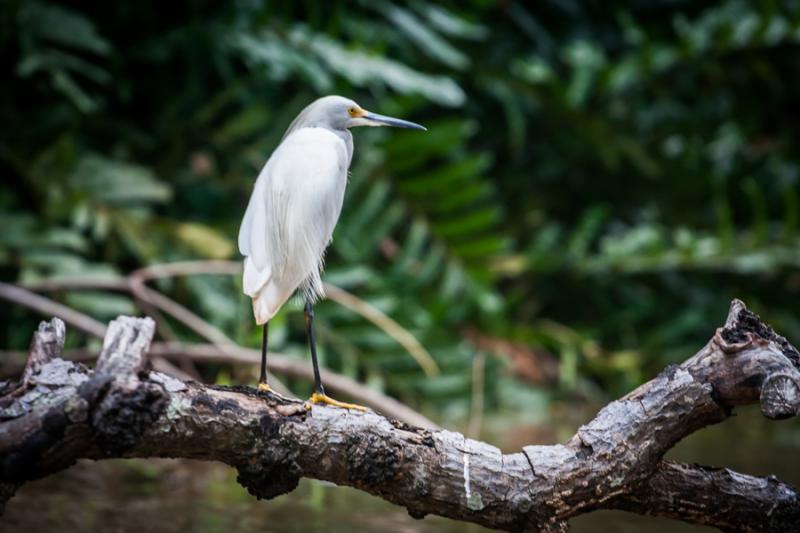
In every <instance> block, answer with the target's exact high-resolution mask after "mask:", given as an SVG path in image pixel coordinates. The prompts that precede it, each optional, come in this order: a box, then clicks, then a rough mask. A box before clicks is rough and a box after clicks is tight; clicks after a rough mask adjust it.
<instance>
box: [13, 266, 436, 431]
mask: <svg viewBox="0 0 800 533" xmlns="http://www.w3.org/2000/svg"><path fill="white" fill-rule="evenodd" d="M240 272H241V265H240V264H239V263H234V262H232V261H187V262H181V263H173V264H165V265H153V266H150V267H146V268H143V269H140V270H137V271H135V272H133V273H131V275H130V276H128V277H127V278H122V279H116V280H110V279H106V280H94V279H90V278H86V277H71V278H62V279H58V278H51V279H45V280H41V281H39V282H37V283H32V284H29V285H28V287H27V289H35V290H39V291H64V290H97V289H102V290H113V291H129V292H131V293H133V294H134V295H135V296H137V297H138V299H141V300H143V301H146V302H147V303H148V304H150V305H153V306H154V307H155V308H157V309H159V310H161V311H163V312H164V313H166V315H168V316H170V317H172V318H174V319H175V320H177V321H179V322H181V323H183V324H184V325H186V326H188V327H189V328H190V329H192V330H193V331H194V332H195V333H197V334H198V335H200V336H201V337H202V338H204V339H206V340H208V341H211V342H212V343H213V344H212V345H196V344H184V343H178V342H171V343H156V344H154V345H153V346H152V348H151V350H150V351H149V352H148V356H149V357H150V358H151V359H152V361H153V365H154V367H156V368H157V369H158V370H159V371H162V372H165V373H167V374H171V375H173V376H176V377H179V378H181V379H193V378H197V377H199V376H197V375H187V374H186V372H184V371H182V370H180V369H179V368H177V367H175V366H174V365H173V364H172V363H170V362H169V361H168V360H167V359H171V360H174V361H178V362H181V361H185V360H188V361H192V362H205V363H208V362H214V363H224V364H247V365H256V364H258V361H259V360H260V359H259V358H260V355H259V352H258V350H251V349H247V348H242V347H240V346H238V345H236V343H235V342H233V341H232V340H231V339H229V338H228V337H227V336H226V335H225V334H224V333H222V332H221V331H219V330H217V329H216V328H214V327H213V326H211V325H210V324H208V323H207V322H206V321H204V320H203V319H202V318H200V317H199V316H197V315H195V314H194V313H192V312H191V311H189V310H188V309H186V308H185V307H183V306H181V305H179V304H177V303H176V302H174V301H173V300H172V299H170V298H168V297H167V296H165V295H163V294H161V293H159V292H158V291H155V290H153V289H150V288H148V287H147V286H146V285H145V282H146V281H148V280H154V279H160V278H166V277H175V276H182V275H198V274H226V275H230V274H239V273H240ZM329 288H330V287H329ZM0 298H3V299H6V300H9V301H12V302H15V303H18V304H20V305H23V306H25V307H28V308H30V309H33V310H35V311H37V312H38V313H41V314H50V315H53V316H58V317H59V318H62V319H63V320H64V321H65V322H67V323H68V324H70V325H72V326H74V327H76V328H78V329H80V330H81V331H84V332H85V333H88V334H90V335H92V336H95V337H99V338H102V337H103V336H104V334H105V327H104V326H103V325H102V324H101V323H100V322H98V321H96V320H95V319H93V318H91V317H88V316H86V315H84V314H82V313H80V312H78V311H75V310H74V309H71V308H69V307H67V306H65V305H63V304H59V303H58V302H55V301H53V300H50V299H47V298H44V297H42V296H39V295H37V294H35V293H32V292H30V291H29V290H26V289H24V288H21V287H16V286H13V285H9V284H6V283H0ZM5 355H7V356H9V357H10V358H11V360H12V361H14V360H18V359H19V358H18V357H15V356H13V355H12V354H9V353H8V352H6V353H5ZM92 355H94V356H96V355H97V354H96V353H91V352H86V351H85V350H84V351H79V352H75V353H72V354H69V356H75V357H76V358H78V360H86V359H87V358H91V357H92ZM269 357H270V359H269V361H270V371H272V372H275V373H278V374H281V375H285V376H288V377H295V378H301V379H304V380H306V381H309V382H310V381H313V373H312V371H311V366H310V364H308V363H307V362H302V361H298V360H295V359H292V358H289V357H287V356H285V355H281V354H277V353H272V352H271V353H270V355H269ZM2 368H3V369H4V371H13V370H19V369H18V368H16V365H14V364H13V363H12V364H10V365H9V364H7V363H5V364H4V365H3V367H2ZM6 375H8V374H6ZM323 378H324V379H326V380H327V381H326V384H328V381H329V385H328V386H329V387H330V389H331V390H332V391H333V392H336V393H341V394H344V395H347V396H350V397H352V398H353V399H355V400H357V401H360V402H363V403H365V404H366V405H369V406H371V407H373V408H375V409H376V410H378V411H380V412H383V413H386V414H387V415H389V416H392V417H395V418H398V419H400V420H403V421H405V422H407V423H410V424H414V425H418V426H421V427H437V426H436V424H434V423H433V422H431V421H430V420H428V419H427V418H425V417H424V416H422V415H420V414H419V413H416V412H415V411H413V410H412V409H410V408H408V407H406V406H404V405H403V404H402V403H400V402H398V401H396V400H394V399H392V398H390V397H388V396H385V395H383V394H381V393H380V392H378V391H375V390H372V389H370V388H368V387H365V386H363V385H361V384H359V383H358V382H357V381H354V380H352V379H349V378H347V377H345V376H341V375H338V374H336V373H335V372H331V371H329V370H326V369H323ZM273 385H274V386H275V388H276V389H277V390H278V392H279V393H281V394H286V395H290V396H291V392H289V390H288V389H287V388H286V386H285V385H283V384H282V383H281V382H280V381H277V380H273Z"/></svg>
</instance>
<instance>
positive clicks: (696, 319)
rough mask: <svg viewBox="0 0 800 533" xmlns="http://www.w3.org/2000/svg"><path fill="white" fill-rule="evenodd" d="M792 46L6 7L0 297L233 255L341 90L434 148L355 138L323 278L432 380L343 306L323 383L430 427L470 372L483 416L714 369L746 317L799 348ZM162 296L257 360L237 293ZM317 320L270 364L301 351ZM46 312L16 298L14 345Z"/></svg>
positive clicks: (703, 30) (336, 16)
mask: <svg viewBox="0 0 800 533" xmlns="http://www.w3.org/2000/svg"><path fill="white" fill-rule="evenodd" d="M799 45H800V6H799V5H798V2H797V1H777V0H775V1H760V2H746V1H743V0H742V1H738V0H727V1H723V2H689V1H682V0H663V1H646V2H640V1H630V2H600V1H591V2H575V1H571V0H561V1H556V0H551V1H547V2H536V3H526V2H514V1H503V2H493V1H487V0H473V1H471V2H443V3H433V2H428V1H422V0H416V1H412V2H408V3H401V2H388V1H368V0H362V1H357V2H313V1H305V2H258V1H252V0H238V1H231V2H124V3H123V2H97V3H83V2H82V3H76V4H74V5H72V6H71V7H66V6H65V5H64V4H57V3H55V2H44V1H38V0H28V1H8V2H3V4H2V7H1V8H0V64H1V65H2V68H3V71H4V72H5V75H4V81H3V83H2V84H0V101H2V102H3V105H2V106H1V107H0V124H2V132H0V171H2V175H3V178H2V182H0V228H2V231H1V232H0V277H1V278H2V279H3V280H5V281H14V282H31V281H34V280H37V279H42V278H45V277H53V276H76V275H77V276H91V277H114V276H118V275H123V274H125V273H127V272H129V271H131V270H134V269H136V268H138V267H141V266H144V265H148V264H154V263H160V262H167V261H176V260H186V259H202V258H234V259H235V258H238V253H237V251H236V249H235V237H236V233H237V231H238V224H239V221H240V219H241V216H242V214H243V212H244V208H245V205H246V202H247V198H248V196H249V194H250V191H251V188H252V185H253V183H254V180H255V177H256V176H257V174H258V171H259V170H260V167H261V166H262V165H263V163H264V161H265V160H266V158H267V157H268V156H269V154H270V152H271V151H272V149H273V148H274V147H275V146H276V144H277V143H278V142H279V139H280V137H281V135H282V133H283V131H284V129H285V128H286V127H287V125H288V124H289V122H290V120H291V118H292V117H293V116H294V115H295V114H296V113H297V112H298V111H299V110H300V109H301V108H302V107H303V106H304V105H306V104H307V103H308V102H309V101H311V100H312V99H314V98H315V97H317V96H320V95H325V94H330V93H338V94H343V95H348V96H351V97H353V98H355V99H356V100H357V101H359V103H361V104H362V105H363V106H364V107H366V108H368V109H374V110H376V111H378V112H381V113H386V114H391V115H396V116H400V117H404V118H408V119H410V120H414V121H417V122H421V123H423V124H425V125H426V126H427V127H428V130H429V131H428V132H427V133H426V134H419V133H418V132H405V131H385V130H377V129H370V130H369V131H363V130H359V131H356V132H355V137H356V155H355V162H354V165H353V168H352V177H351V180H350V185H349V189H348V193H347V198H346V205H345V207H344V210H343V214H342V218H341V221H340V223H339V226H338V228H337V230H336V233H335V236H334V242H333V245H332V248H331V250H330V251H329V254H328V261H327V265H328V268H327V274H326V279H327V281H329V282H330V283H333V284H336V285H338V286H340V287H342V288H344V289H346V290H347V291H349V292H351V293H353V294H355V295H357V296H359V297H360V298H363V299H365V300H367V301H369V302H370V303H372V304H373V305H375V306H377V307H378V308H380V309H381V310H383V311H384V312H385V313H387V314H388V315H389V316H391V317H392V318H394V319H395V320H396V321H398V322H399V323H400V324H402V325H403V326H404V327H405V328H407V329H408V330H410V331H411V332H412V333H413V334H414V335H415V336H416V337H417V338H418V339H419V340H420V341H421V342H422V344H423V345H424V346H425V347H426V348H427V349H428V350H429V351H430V352H431V353H432V354H433V356H434V358H435V359H436V361H437V363H438V364H439V366H440V367H441V369H442V372H441V374H440V375H439V376H436V377H427V376H425V374H424V373H423V372H422V370H421V369H420V367H419V366H418V365H417V364H416V363H415V361H414V360H413V359H412V358H411V357H409V356H408V354H407V353H406V352H405V351H404V349H403V348H402V347H400V346H399V345H398V344H397V343H396V342H395V341H394V340H392V339H391V338H390V337H389V336H387V335H386V334H385V333H384V332H383V331H381V330H380V329H378V328H376V327H375V326H374V325H372V324H371V323H369V322H367V321H365V320H364V319H363V318H362V317H360V316H359V315H357V314H354V313H352V312H351V311H348V310H346V309H344V308H342V307H340V306H338V305H336V304H334V303H331V302H324V303H322V304H320V306H319V307H318V312H317V317H318V318H317V325H318V336H319V340H320V343H321V346H322V355H323V357H324V364H326V365H327V366H329V367H331V368H334V369H336V370H338V371H340V372H343V373H345V374H348V375H352V376H355V377H358V378H359V379H361V380H364V381H367V382H369V383H371V384H372V385H374V386H376V387H380V388H383V389H385V390H386V391H387V392H389V393H390V394H392V395H395V396H398V397H400V398H401V399H403V400H405V401H407V402H409V403H411V404H412V405H416V406H417V407H420V408H423V409H425V410H426V411H428V412H431V411H434V410H435V411H434V412H435V413H436V416H437V417H438V418H439V419H446V418H447V417H449V416H453V417H458V416H459V415H464V414H465V413H466V412H467V411H468V409H469V406H470V402H471V391H472V390H473V382H474V379H473V378H474V377H475V376H479V377H480V378H481V381H485V387H486V406H487V408H488V409H492V410H503V409H504V408H511V407H514V406H516V405H519V403H520V402H523V401H533V400H536V401H542V400H547V399H550V398H553V397H559V396H561V397H563V396H571V395H577V396H589V397H593V398H596V399H602V398H605V397H607V396H613V395H616V394H618V393H620V392H624V391H626V390H628V389H629V388H630V387H632V386H634V385H635V384H637V383H639V382H640V381H642V380H643V379H646V378H647V377H649V376H651V375H652V374H653V373H654V372H656V371H657V370H659V369H660V368H661V367H663V366H664V365H666V364H668V363H671V362H677V361H680V360H682V359H684V358H685V357H686V356H687V355H689V354H691V353H694V351H695V350H696V349H697V348H698V347H699V346H701V345H702V343H704V342H705V341H706V340H707V338H708V336H709V334H710V333H711V331H712V328H713V327H715V326H717V325H719V323H720V321H721V319H722V318H723V317H724V315H725V312H726V310H727V304H728V302H729V301H730V299H731V298H733V297H739V298H742V299H744V300H745V301H746V302H747V303H748V305H749V306H750V307H751V308H753V309H754V310H756V311H757V312H759V313H761V314H762V315H763V317H764V318H765V319H766V320H767V321H769V322H771V323H772V324H773V325H774V326H776V328H778V329H779V330H780V331H782V332H784V333H785V334H787V335H788V336H789V337H790V338H794V339H795V340H797V339H800V321H798V313H797V305H796V301H797V298H798V295H799V294H800V275H799V274H798V266H800V248H798V245H799V244H800V242H799V240H798V235H797V226H798V220H799V218H800V211H798V209H799V207H798V201H799V199H798V194H799V193H800V184H799V183H798V179H799V176H798V169H799V168H800V152H798V150H797V146H798V138H797V136H798V132H799V131H800V130H798V128H797V124H798V111H800V109H799V108H798V99H797V95H798V94H800V76H799V75H798V74H800V72H799V71H800V62H798V61H797V57H798V52H800V46H799ZM159 288H160V289H161V290H163V291H165V292H167V293H168V294H170V295H171V296H172V297H174V298H175V299H176V300H178V301H180V302H182V303H183V304H185V305H187V306H189V307H191V308H192V309H194V310H195V311H197V312H198V313H199V314H200V315H202V316H203V317H205V318H206V319H208V320H209V321H210V322H211V323H213V324H214V325H216V326H217V327H219V328H220V329H222V330H223V331H225V332H227V333H228V334H229V335H231V336H232V337H233V338H235V339H236V340H237V341H238V342H240V343H242V344H245V345H249V346H257V345H258V342H259V332H258V331H257V330H256V328H255V326H254V324H253V322H252V318H251V313H250V309H249V303H248V301H247V300H246V299H245V298H244V296H242V295H241V287H240V285H239V280H238V279H233V278H231V277H225V276H192V277H187V278H181V279H179V280H173V281H170V282H164V284H162V285H160V286H159ZM56 296H57V297H58V298H59V299H61V300H63V301H65V302H66V303H68V304H69V305H71V306H73V307H76V308H78V309H81V310H83V311H85V312H87V313H89V314H91V315H93V316H95V317H97V318H100V319H102V320H107V319H109V318H112V317H113V316H115V315H117V314H119V313H134V312H136V310H135V307H134V305H133V303H132V301H131V300H129V299H128V298H127V297H126V296H124V295H119V294H113V293H103V292H89V293H87V292H81V293H78V292H65V293H63V294H57V295H56ZM298 310H299V307H298V306H296V305H295V306H294V307H293V308H291V309H288V310H287V311H285V312H283V313H281V315H280V316H279V317H278V319H277V320H276V322H275V323H274V324H275V326H274V327H273V328H272V342H273V344H272V347H274V348H275V349H276V350H281V351H284V352H286V353H290V354H294V355H296V356H297V357H302V358H306V357H307V355H306V350H305V338H304V335H303V332H302V319H301V314H300V313H298ZM37 320H38V317H36V316H34V315H32V314H30V313H29V312H27V311H24V310H21V309H19V308H16V307H13V306H3V307H2V309H0V322H1V323H2V326H0V346H3V347H13V348H18V349H19V348H23V347H24V346H25V345H26V343H27V342H28V340H29V336H30V332H31V331H32V329H33V328H34V327H35V323H36V321H37ZM176 327H177V326H176ZM177 331H178V333H179V334H180V335H182V336H184V337H185V338H187V339H191V338H192V337H191V334H190V333H189V332H187V331H183V330H181V329H180V328H179V327H178V328H177ZM72 339H73V340H72V341H71V342H73V343H75V344H80V343H81V339H77V340H76V338H75V336H74V335H73V336H72ZM484 358H485V361H486V364H485V372H483V375H482V377H481V373H480V372H476V371H475V370H476V368H481V367H482V365H476V364H475V362H476V361H479V362H482V361H484ZM553 362H557V363H558V366H557V367H556V368H557V370H556V371H555V372H554V373H553V374H552V375H550V374H549V373H548V371H547V369H548V368H550V367H551V366H553V365H552V363H553ZM203 370H204V372H205V373H206V375H205V377H206V378H207V379H209V380H215V379H216V380H223V381H225V380H229V379H237V380H252V379H253V375H246V376H230V374H229V373H228V371H227V370H226V369H224V368H222V367H219V368H205V369H203ZM526 380H528V381H530V380H533V381H534V382H535V383H536V387H535V388H534V387H532V386H531V384H530V383H529V382H526ZM303 386H304V385H300V386H299V388H300V389H301V390H302V388H303Z"/></svg>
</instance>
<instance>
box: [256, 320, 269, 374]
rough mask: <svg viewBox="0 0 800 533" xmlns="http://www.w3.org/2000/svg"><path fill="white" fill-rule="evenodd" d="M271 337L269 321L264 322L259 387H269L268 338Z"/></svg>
mask: <svg viewBox="0 0 800 533" xmlns="http://www.w3.org/2000/svg"><path fill="white" fill-rule="evenodd" d="M268 338H269V321H267V322H265V323H264V329H263V330H262V333H261V376H260V377H259V378H258V388H260V389H269V386H268V385H267V340H268Z"/></svg>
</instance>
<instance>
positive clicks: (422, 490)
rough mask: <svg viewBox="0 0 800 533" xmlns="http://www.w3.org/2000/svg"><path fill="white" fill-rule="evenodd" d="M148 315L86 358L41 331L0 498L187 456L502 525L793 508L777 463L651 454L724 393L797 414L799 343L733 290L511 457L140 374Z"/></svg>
mask: <svg viewBox="0 0 800 533" xmlns="http://www.w3.org/2000/svg"><path fill="white" fill-rule="evenodd" d="M153 327H154V326H153V323H152V321H150V320H148V319H138V320H137V319H129V318H121V319H118V320H117V321H114V322H112V324H111V326H110V327H109V329H108V334H107V336H106V341H105V343H104V348H103V353H102V355H101V356H100V359H99V360H98V363H97V367H96V369H95V370H94V371H90V370H88V369H86V368H85V367H83V366H82V365H79V364H74V363H70V362H66V361H63V360H61V359H57V358H53V357H52V352H54V351H57V350H49V349H48V350H42V349H41V348H37V346H55V347H58V346H59V340H58V339H59V338H62V339H63V328H61V329H59V325H58V322H57V321H55V320H54V321H53V322H51V324H50V325H49V326H43V328H40V330H39V332H37V333H36V336H35V339H34V342H33V345H32V346H33V348H32V353H31V358H32V359H35V363H31V365H32V368H33V369H34V370H32V374H31V375H29V376H28V379H27V381H25V380H23V383H21V384H20V386H19V387H18V388H16V389H15V390H13V391H11V392H9V393H7V394H6V395H5V396H4V397H2V398H1V399H0V409H1V410H0V420H2V421H0V483H1V484H2V486H0V496H2V495H4V494H11V493H12V492H13V489H14V488H15V487H17V486H19V485H20V484H22V483H24V482H25V481H27V480H30V479H35V478H37V477H41V476H44V475H47V474H49V473H51V472H54V471H56V470H58V469H60V468H64V467H66V466H68V465H69V464H71V463H72V462H74V461H75V460H76V459H78V458H82V457H86V458H92V459H101V458H107V457H187V458H193V459H206V460H215V461H222V462H224V463H226V464H229V465H231V466H233V467H234V468H236V469H237V470H238V472H239V477H238V480H239V482H240V483H241V484H242V485H244V486H245V487H246V488H247V489H248V490H249V491H250V492H251V493H252V494H253V495H255V496H257V497H259V498H272V497H275V496H277V495H280V494H284V493H286V492H289V491H291V490H292V489H294V487H295V486H296V485H297V483H298V480H299V479H300V477H311V478H316V479H322V480H327V481H331V482H334V483H338V484H343V485H350V486H353V487H356V488H359V489H361V490H364V491H366V492H369V493H371V494H374V495H376V496H379V497H382V498H384V499H386V500H388V501H390V502H393V503H396V504H398V505H402V506H405V507H406V508H407V509H408V511H409V513H410V514H411V515H412V516H414V517H417V518H421V517H423V516H424V515H426V514H429V513H432V514H438V515H442V516H447V517H450V518H454V519H458V520H463V521H468V522H474V523H478V524H482V525H484V526H488V527H493V528H498V529H504V530H509V531H520V530H527V531H537V530H538V531H564V530H565V529H566V523H567V520H568V519H569V518H571V517H573V516H576V515H578V514H582V513H586V512H590V511H593V510H596V509H624V510H629V511H633V512H638V513H644V514H657V515H660V516H667V517H671V518H676V519H680V520H684V521H687V522H693V523H698V524H706V525H712V526H716V527H718V528H721V529H725V530H731V529H736V530H739V531H795V530H796V528H797V524H798V523H799V522H800V498H799V497H798V493H797V492H796V490H795V489H794V488H792V487H790V486H789V485H786V484H784V483H781V482H780V481H778V480H777V479H775V478H773V477H770V478H765V479H762V478H755V477H751V476H746V475H742V474H738V473H735V472H731V471H729V470H726V469H710V468H706V467H701V466H690V465H681V464H675V463H670V462H664V461H663V455H664V453H665V452H666V451H667V450H668V449H669V448H670V447H672V446H673V445H674V444H675V443H677V442H678V441H679V440H680V439H682V438H684V437H685V436H687V435H689V434H690V433H692V432H693V431H696V430H698V429H700V428H702V427H704V426H706V425H709V424H715V423H719V422H721V421H723V420H725V418H727V417H728V416H729V415H730V412H731V410H732V408H733V407H734V406H736V405H741V404H744V403H754V402H759V403H760V404H761V408H762V412H764V414H765V415H766V416H769V417H771V418H783V417H786V416H792V415H796V414H797V413H798V407H800V401H799V400H798V395H797V394H795V392H796V391H797V387H798V384H800V372H798V363H800V357H798V353H797V351H796V350H795V348H794V347H793V346H791V345H790V344H789V343H788V342H787V341H786V340H785V339H784V338H783V337H780V336H779V335H777V334H775V332H773V331H772V330H771V329H770V328H769V327H767V326H765V325H764V324H762V323H761V322H760V320H759V319H758V317H756V316H755V315H753V314H752V313H750V312H749V311H747V309H745V307H744V305H743V304H742V303H741V302H738V301H734V302H733V304H732V306H731V311H730V314H729V316H728V320H727V322H726V324H725V326H724V327H722V328H720V329H718V330H717V332H716V333H715V335H714V336H713V337H712V339H711V340H710V341H709V343H708V344H707V345H706V346H705V347H704V348H703V349H702V350H700V351H699V352H698V353H697V354H696V355H694V356H693V357H691V358H690V359H688V360H687V361H686V362H685V363H683V364H682V365H680V366H673V367H670V368H667V369H666V370H664V371H663V372H662V373H661V374H659V375H658V376H657V377H656V378H654V379H653V380H652V381H650V382H648V383H645V384H644V385H642V386H641V387H639V388H637V389H636V390H634V391H632V392H631V393H629V394H628V395H626V396H625V397H623V398H621V399H620V400H617V401H615V402H612V403H611V404H609V405H608V406H606V407H605V408H604V409H602V410H601V411H600V412H599V413H598V414H597V416H596V417H595V418H594V419H593V420H592V421H590V422H589V423H587V424H586V425H584V426H582V427H581V428H580V429H579V430H578V431H577V433H576V434H575V436H573V437H572V438H571V439H570V440H569V441H568V442H567V443H566V444H563V445H554V446H526V447H524V448H523V450H522V451H520V452H518V453H511V454H503V453H501V452H500V450H498V449H497V448H495V447H493V446H491V445H489V444H486V443H482V442H478V441H474V440H471V439H466V438H464V436H462V435H460V434H457V433H452V432H449V431H429V430H425V429H420V428H415V427H412V426H409V425H406V424H403V423H400V422H396V421H393V420H390V419H387V418H384V417H382V416H380V415H377V414H375V413H373V412H368V413H359V412H352V411H343V410H341V409H337V408H331V407H327V406H316V405H315V406H313V408H311V409H310V410H308V409H307V406H305V405H304V404H302V403H300V402H294V401H284V400H281V399H279V398H277V397H274V396H271V395H268V394H264V393H260V392H258V391H256V390H254V389H250V388H246V387H214V386H204V385H201V384H198V383H183V382H180V381H177V380H175V379H173V378H170V377H169V376H166V375H163V374H160V373H157V372H152V371H151V372H148V371H147V370H146V367H145V358H144V357H143V355H142V354H143V353H144V352H145V351H146V348H147V344H148V343H149V341H150V338H151V337H152V334H153ZM59 331H61V333H59ZM54 335H55V338H56V341H55V342H53V341H52V340H48V339H52V338H53V336H54ZM34 352H36V355H35V356H34Z"/></svg>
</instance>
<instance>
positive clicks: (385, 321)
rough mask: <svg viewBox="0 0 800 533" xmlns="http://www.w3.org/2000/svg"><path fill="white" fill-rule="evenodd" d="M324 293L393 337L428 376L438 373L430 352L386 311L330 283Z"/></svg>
mask: <svg viewBox="0 0 800 533" xmlns="http://www.w3.org/2000/svg"><path fill="white" fill-rule="evenodd" d="M325 294H326V295H327V296H328V298H330V299H331V300H333V301H334V302H336V303H338V304H339V305H341V306H342V307H345V308H347V309H349V310H351V311H353V312H354V313H356V314H359V315H361V316H362V317H364V318H366V319H367V320H369V321H370V322H372V323H373V324H375V325H376V326H378V327H379V328H380V329H382V330H383V332H384V333H386V334H387V335H389V336H390V337H391V338H393V339H394V340H395V341H396V342H397V343H398V344H399V345H400V346H402V347H403V348H405V349H406V351H407V352H408V353H409V354H410V355H411V357H413V358H414V360H415V361H416V362H417V363H418V364H419V366H420V367H422V370H423V371H424V372H425V375H427V376H428V377H430V376H436V375H438V374H439V372H440V370H439V365H437V364H436V361H434V359H433V357H432V356H431V354H430V353H429V352H428V350H426V349H425V347H424V346H422V344H420V342H419V341H418V340H417V338H416V337H414V335H412V334H411V333H410V332H409V331H408V330H407V329H406V328H404V327H403V326H401V325H400V324H398V323H397V322H396V321H395V320H394V319H393V318H391V317H390V316H388V315H387V314H386V313H384V312H383V311H381V310H380V309H378V308H377V307H375V306H374V305H372V304H370V303H368V302H365V301H364V300H362V299H361V298H358V297H357V296H355V295H353V294H350V293H349V292H347V291H345V290H344V289H341V288H339V287H336V286H335V285H331V284H330V283H326V284H325Z"/></svg>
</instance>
